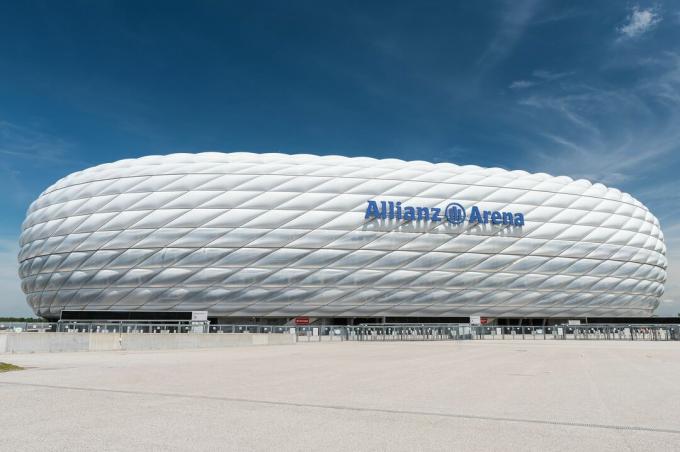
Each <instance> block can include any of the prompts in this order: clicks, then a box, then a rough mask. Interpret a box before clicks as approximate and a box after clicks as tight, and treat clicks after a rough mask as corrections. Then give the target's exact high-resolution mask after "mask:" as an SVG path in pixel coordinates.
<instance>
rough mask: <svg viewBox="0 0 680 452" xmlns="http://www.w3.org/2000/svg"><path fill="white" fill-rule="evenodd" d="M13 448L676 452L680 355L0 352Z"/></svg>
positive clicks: (384, 348) (564, 345)
mask: <svg viewBox="0 0 680 452" xmlns="http://www.w3.org/2000/svg"><path fill="white" fill-rule="evenodd" d="M0 361H5V362H10V363H13V364H17V365H21V366H24V367H27V370H23V371H17V372H8V373H2V374H0V425H1V426H2V443H1V444H2V447H1V448H2V449H3V450H36V449H39V450H67V449H68V450H82V449H86V448H87V449H94V450H197V449H198V450H217V449H221V450H323V451H329V450H330V451H335V450H340V451H348V452H349V451H355V450H408V451H417V450H464V451H469V450H484V451H489V450H510V449H515V450H568V451H574V450H643V449H646V450H669V451H670V450H680V380H679V378H678V377H679V376H680V345H679V344H678V343H672V342H671V343H666V342H596V341H574V342H568V341H554V342H553V341H546V342H543V341H536V342H533V341H466V342H416V343H357V342H343V343H308V344H296V345H272V346H259V347H233V348H225V349H210V350H183V351H146V352H81V353H53V354H47V353H46V354H32V355H8V354H5V355H0Z"/></svg>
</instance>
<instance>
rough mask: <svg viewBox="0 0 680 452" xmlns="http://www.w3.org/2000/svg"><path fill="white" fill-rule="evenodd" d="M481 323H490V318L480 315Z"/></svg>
mask: <svg viewBox="0 0 680 452" xmlns="http://www.w3.org/2000/svg"><path fill="white" fill-rule="evenodd" d="M479 323H481V324H482V325H486V324H487V323H489V319H487V318H486V317H480V318H479Z"/></svg>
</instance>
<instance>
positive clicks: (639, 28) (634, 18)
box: [617, 6, 661, 39]
mask: <svg viewBox="0 0 680 452" xmlns="http://www.w3.org/2000/svg"><path fill="white" fill-rule="evenodd" d="M659 22H661V15H660V14H659V12H658V11H657V10H656V9H654V8H647V9H640V7H639V6H634V7H633V9H632V10H631V12H630V14H629V15H628V17H627V18H626V22H625V23H624V24H623V25H621V26H620V27H619V28H618V29H617V31H618V32H619V34H620V38H623V39H631V38H637V37H639V36H642V35H643V34H645V33H647V32H648V31H650V30H652V29H653V28H654V27H655V26H656V25H657V24H658V23H659Z"/></svg>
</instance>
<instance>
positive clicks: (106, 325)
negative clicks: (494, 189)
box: [0, 321, 680, 342]
mask: <svg viewBox="0 0 680 452" xmlns="http://www.w3.org/2000/svg"><path fill="white" fill-rule="evenodd" d="M3 331H5V332H64V333H126V334H135V333H139V334H183V333H184V334H186V333H212V334H224V333H228V334H238V333H261V334H262V333H264V334H294V335H295V336H296V338H297V341H298V342H324V341H359V342H389V341H450V340H513V339H514V340H610V341H611V340H615V341H680V324H668V325H663V324H651V325H640V324H637V325H623V324H606V325H605V324H587V325H554V326H491V325H482V326H479V325H474V326H472V325H470V324H467V323H462V324H458V323H454V324H373V325H365V324H364V325H356V326H348V325H305V326H292V325H291V326H287V325H286V326H284V325H279V326H274V325H239V324H235V325H222V324H216V325H210V324H209V323H208V322H182V323H165V322H125V321H119V322H71V321H68V322H64V321H62V322H57V323H48V322H43V323H41V322H33V323H31V322H5V323H0V332H3Z"/></svg>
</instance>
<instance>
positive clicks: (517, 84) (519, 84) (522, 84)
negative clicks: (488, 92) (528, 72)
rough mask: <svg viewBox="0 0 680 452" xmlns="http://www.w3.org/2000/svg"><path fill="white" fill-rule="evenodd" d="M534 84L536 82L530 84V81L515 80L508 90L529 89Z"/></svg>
mask: <svg viewBox="0 0 680 452" xmlns="http://www.w3.org/2000/svg"><path fill="white" fill-rule="evenodd" d="M535 84H536V82H532V81H531V80H515V81H514V82H512V83H510V86H509V87H508V88H510V89H526V88H531V87H532V86H534V85H535Z"/></svg>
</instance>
